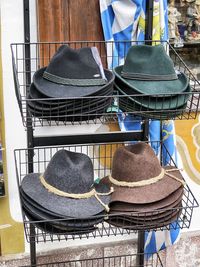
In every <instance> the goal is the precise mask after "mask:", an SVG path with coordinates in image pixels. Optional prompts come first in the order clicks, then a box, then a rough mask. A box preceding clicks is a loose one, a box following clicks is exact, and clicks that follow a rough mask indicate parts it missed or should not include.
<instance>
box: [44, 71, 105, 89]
mask: <svg viewBox="0 0 200 267" xmlns="http://www.w3.org/2000/svg"><path fill="white" fill-rule="evenodd" d="M43 78H44V79H46V80H48V81H50V82H53V83H58V84H62V85H72V86H98V85H105V84H106V83H107V81H106V80H104V79H69V78H63V77H59V76H57V75H54V74H51V73H49V72H47V71H45V72H44V73H43Z"/></svg>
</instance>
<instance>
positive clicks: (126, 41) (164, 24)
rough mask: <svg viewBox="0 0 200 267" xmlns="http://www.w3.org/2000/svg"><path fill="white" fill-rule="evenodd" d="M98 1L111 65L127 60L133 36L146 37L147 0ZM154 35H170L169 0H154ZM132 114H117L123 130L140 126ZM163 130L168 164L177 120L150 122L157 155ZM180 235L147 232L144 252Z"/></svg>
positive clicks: (164, 37)
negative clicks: (134, 120) (157, 142)
mask: <svg viewBox="0 0 200 267" xmlns="http://www.w3.org/2000/svg"><path fill="white" fill-rule="evenodd" d="M99 4H100V12H101V21H102V27H103V32H104V38H105V41H107V46H106V49H107V63H108V67H109V68H111V69H112V68H114V67H116V66H118V65H122V64H123V63H124V58H125V56H126V54H127V51H128V49H129V47H130V46H131V42H130V40H132V41H141V42H142V41H144V38H145V14H146V0H99ZM152 36H153V40H167V39H168V14H167V0H155V1H154V11H153V34H152ZM113 42H114V43H113ZM131 116H133V115H126V114H124V113H121V114H118V121H119V126H120V129H121V130H122V131H130V130H137V129H138V130H139V129H141V123H140V118H137V122H133V118H131ZM134 119H135V118H134ZM160 130H161V131H162V134H161V135H162V138H163V141H164V145H165V146H166V148H167V150H166V149H163V150H162V153H163V155H162V156H163V159H164V164H166V165H167V164H168V160H169V155H168V154H167V151H169V152H170V154H171V155H170V156H171V157H172V158H173V159H174V160H175V163H176V147H175V132H174V122H173V121H169V122H164V123H163V126H162V129H161V125H160V121H150V122H149V140H150V142H151V144H152V148H153V149H154V151H155V153H156V155H159V153H160V146H158V145H155V144H156V142H153V141H159V140H160ZM172 228H173V225H172ZM179 236H180V229H177V230H174V229H171V230H170V231H167V230H166V231H156V232H155V231H151V232H145V252H146V253H155V252H158V251H159V250H162V249H164V248H166V247H167V246H169V245H172V244H174V243H175V242H176V241H177V240H178V239H179Z"/></svg>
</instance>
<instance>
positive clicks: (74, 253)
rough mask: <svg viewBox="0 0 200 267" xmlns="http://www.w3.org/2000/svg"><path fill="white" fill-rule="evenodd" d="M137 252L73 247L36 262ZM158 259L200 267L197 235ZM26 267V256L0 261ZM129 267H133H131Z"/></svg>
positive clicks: (125, 245)
mask: <svg viewBox="0 0 200 267" xmlns="http://www.w3.org/2000/svg"><path fill="white" fill-rule="evenodd" d="M136 248H137V244H136V242H133V241H130V240H129V241H121V242H114V243H107V244H104V245H102V244H101V245H97V244H96V245H93V246H92V247H91V246H85V247H74V248H66V249H62V250H55V251H49V252H48V253H40V254H39V255H38V258H37V260H38V263H50V262H55V261H56V262H57V261H59V262H62V261H67V260H72V259H76V260H80V259H84V258H89V259H91V258H96V257H103V256H104V257H109V256H111V255H112V256H113V255H130V254H135V253H136ZM160 256H161V259H162V263H163V266H164V267H200V231H199V232H189V233H183V234H182V236H181V239H180V240H179V242H178V243H177V244H176V245H174V246H171V247H168V248H167V249H166V250H165V251H162V252H161V253H160ZM119 262H120V264H119ZM133 262H134V261H133ZM27 264H29V255H16V256H8V257H0V267H17V266H24V265H27ZM100 265H101V264H100ZM100 265H99V267H101V266H100ZM53 266H54V265H53ZM74 266H75V265H74ZM77 266H78V265H77ZM80 266H82V265H80ZM84 266H87V265H84ZM114 266H116V267H124V266H127V263H125V260H124V259H122V260H121V261H117V263H116V264H114V262H112V263H111V264H110V263H109V267H114ZM130 266H131V267H132V266H134V265H132V264H131V265H130ZM148 266H152V265H148ZM128 267H129V265H128ZM153 267H154V266H153ZM159 267H160V266H159Z"/></svg>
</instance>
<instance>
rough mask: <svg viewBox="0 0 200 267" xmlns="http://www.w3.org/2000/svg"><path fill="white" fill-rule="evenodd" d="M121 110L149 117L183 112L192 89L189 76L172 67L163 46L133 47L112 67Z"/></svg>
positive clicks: (159, 117) (164, 116)
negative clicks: (123, 61)
mask: <svg viewBox="0 0 200 267" xmlns="http://www.w3.org/2000/svg"><path fill="white" fill-rule="evenodd" d="M114 74H115V76H116V77H115V88H116V89H117V90H118V92H119V95H121V97H120V101H119V105H120V109H121V110H123V111H126V112H133V113H137V111H138V113H139V114H141V115H142V116H144V117H148V118H152V119H169V118H174V117H176V116H177V115H179V114H182V113H183V112H184V110H185V108H186V106H187V101H188V98H189V92H190V91H191V88H190V84H189V79H188V77H187V76H186V75H185V74H184V73H182V72H177V71H175V69H174V65H173V62H172V60H171V58H170V57H169V56H168V55H167V53H166V51H165V49H164V47H163V45H156V46H150V45H135V46H132V47H131V48H130V49H129V51H128V53H127V57H126V59H125V63H124V65H121V66H118V67H116V68H115V69H114Z"/></svg>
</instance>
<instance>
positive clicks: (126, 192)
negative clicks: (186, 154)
mask: <svg viewBox="0 0 200 267" xmlns="http://www.w3.org/2000/svg"><path fill="white" fill-rule="evenodd" d="M102 182H103V183H105V184H107V185H109V186H113V187H114V192H113V194H112V197H111V202H110V216H109V223H110V224H112V225H115V226H119V227H124V228H128V229H136V230H137V229H148V228H149V229H153V228H157V227H162V226H165V225H168V224H169V223H171V222H173V221H175V220H176V219H177V218H178V216H179V213H180V210H181V202H182V195H183V190H184V187H183V185H184V181H183V178H182V175H181V173H180V171H179V170H178V169H176V168H175V167H170V166H168V167H161V165H160V163H159V160H158V158H157V157H156V155H155V153H154V151H153V149H152V148H151V147H150V146H149V145H148V144H146V143H142V142H140V143H137V144H134V145H128V146H124V147H120V148H118V149H117V150H116V151H115V154H114V157H113V162H112V173H111V175H110V176H108V177H105V178H103V179H102Z"/></svg>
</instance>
